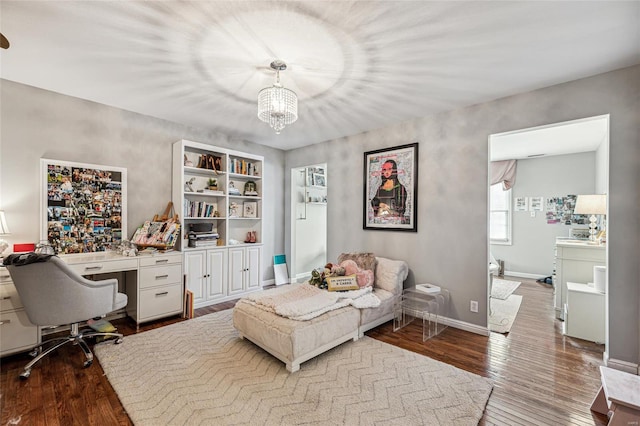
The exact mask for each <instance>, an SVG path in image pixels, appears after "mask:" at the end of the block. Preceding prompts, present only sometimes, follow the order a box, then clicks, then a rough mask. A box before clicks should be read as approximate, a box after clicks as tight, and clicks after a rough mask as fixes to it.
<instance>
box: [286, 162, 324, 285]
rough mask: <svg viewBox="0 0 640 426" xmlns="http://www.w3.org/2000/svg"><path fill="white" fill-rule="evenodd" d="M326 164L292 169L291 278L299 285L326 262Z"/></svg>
mask: <svg viewBox="0 0 640 426" xmlns="http://www.w3.org/2000/svg"><path fill="white" fill-rule="evenodd" d="M328 178H329V176H328V170H327V165H326V163H323V164H312V165H308V166H302V167H296V168H293V169H291V207H292V212H291V220H292V224H291V260H290V262H291V278H292V281H294V282H301V281H304V280H306V279H308V278H310V277H311V271H312V270H314V269H317V268H321V267H323V266H324V265H325V264H326V263H327V202H328V200H327V189H328V185H329V179H328Z"/></svg>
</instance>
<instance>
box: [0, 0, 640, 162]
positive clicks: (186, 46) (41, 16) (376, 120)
mask: <svg viewBox="0 0 640 426" xmlns="http://www.w3.org/2000/svg"><path fill="white" fill-rule="evenodd" d="M0 15H1V18H0V31H1V32H2V33H3V34H4V35H5V36H6V37H7V38H8V39H9V41H10V42H11V47H10V48H9V49H8V50H2V51H1V52H0V61H1V62H0V72H1V74H0V75H1V76H2V78H5V79H8V80H12V81H17V82H20V83H24V84H28V85H31V86H36V87H40V88H44V89H47V90H52V91H55V92H59V93H63V94H66V95H71V96H76V97H79V98H83V99H88V100H91V101H95V102H100V103H103V104H107V105H112V106H115V107H118V108H122V109H126V110H130V111H135V112H138V113H141V114H146V115H150V116H154V117H159V118H164V119H167V120H171V121H174V122H179V123H184V124H187V125H192V126H197V127H199V128H203V129H211V130H215V131H219V132H223V133H225V134H228V135H231V136H232V137H234V138H237V139H245V140H250V141H253V142H256V143H261V144H265V145H269V146H272V147H275V148H281V149H291V148H295V147H299V146H305V145H309V144H313V143H318V142H322V141H325V140H330V139H336V138H340V137H344V136H348V135H353V134H357V133H360V132H365V131H369V130H372V129H376V128H380V127H384V126H387V125H390V124H392V123H395V122H398V121H401V120H407V119H411V118H415V117H424V116H426V115H429V114H433V113H438V112H442V111H448V110H453V109H456V108H460V107H464V106H468V105H473V104H477V103H482V102H487V101H490V100H493V99H497V98H501V97H505V96H509V95H513V94H516V93H522V92H526V91H531V90H535V89H537V88H541V87H546V86H550V85H554V84H558V83H562V82H566V81H571V80H575V79H578V78H582V77H586V76H590V75H595V74H599V73H602V72H606V71H610V70H614V69H618V68H622V67H626V66H630V65H634V64H638V63H640V2H637V1H630V2H612V1H600V2H597V1H596V2H582V1H568V2H558V1H540V2H538V1H532V2H527V1H519V2H515V1H513V2H485V1H440V2H431V1H295V2H280V1H262V2H252V1H191V2H177V1H82V2H73V1H41V2H34V1H6V0H3V1H1V2H0ZM274 59H282V60H284V61H285V62H287V64H288V69H287V70H286V71H285V72H284V73H283V74H282V82H283V84H284V86H285V87H287V88H290V89H292V90H294V91H295V92H297V93H298V96H299V99H300V102H299V119H298V121H297V122H296V123H294V124H293V125H292V126H290V127H287V128H286V129H285V130H284V131H283V132H282V134H280V135H275V134H274V132H273V131H272V130H271V129H270V128H269V126H268V125H267V124H265V123H262V122H261V121H259V120H258V118H257V111H256V109H257V108H256V99H257V93H258V91H259V90H260V89H261V88H263V87H267V86H270V85H271V84H272V82H273V77H274V75H273V72H272V70H270V68H269V64H270V62H271V61H272V60H274Z"/></svg>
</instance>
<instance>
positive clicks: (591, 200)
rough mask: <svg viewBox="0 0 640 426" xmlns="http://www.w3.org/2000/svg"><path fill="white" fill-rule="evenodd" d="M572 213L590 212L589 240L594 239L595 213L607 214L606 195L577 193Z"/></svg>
mask: <svg viewBox="0 0 640 426" xmlns="http://www.w3.org/2000/svg"><path fill="white" fill-rule="evenodd" d="M573 213H574V214H590V215H591V216H590V217H589V240H591V241H596V233H597V232H596V227H597V225H596V221H597V220H598V218H597V217H596V215H597V214H607V196H606V195H604V194H594V195H578V200H577V201H576V208H575V209H574V210H573Z"/></svg>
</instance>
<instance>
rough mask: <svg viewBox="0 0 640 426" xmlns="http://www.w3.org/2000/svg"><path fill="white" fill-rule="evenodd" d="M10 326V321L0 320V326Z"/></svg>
mask: <svg viewBox="0 0 640 426" xmlns="http://www.w3.org/2000/svg"><path fill="white" fill-rule="evenodd" d="M5 324H11V320H0V325H5Z"/></svg>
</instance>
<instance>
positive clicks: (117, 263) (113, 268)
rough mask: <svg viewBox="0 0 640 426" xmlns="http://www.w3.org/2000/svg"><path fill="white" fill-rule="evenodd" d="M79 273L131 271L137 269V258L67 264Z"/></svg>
mask: <svg viewBox="0 0 640 426" xmlns="http://www.w3.org/2000/svg"><path fill="white" fill-rule="evenodd" d="M69 268H71V269H73V270H74V271H76V272H77V273H79V274H80V275H90V274H104V273H106V272H120V271H132V270H136V269H138V259H122V260H114V261H108V262H92V263H80V264H73V263H72V264H69Z"/></svg>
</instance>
